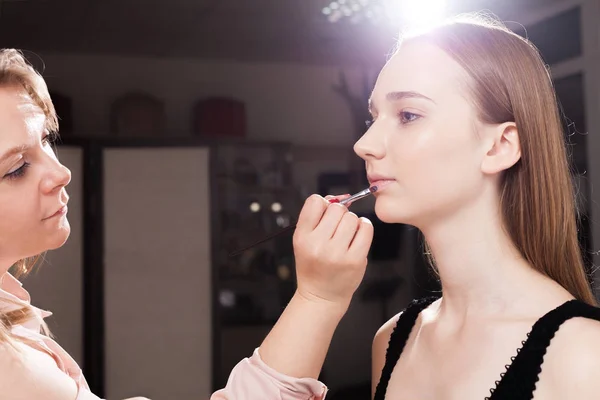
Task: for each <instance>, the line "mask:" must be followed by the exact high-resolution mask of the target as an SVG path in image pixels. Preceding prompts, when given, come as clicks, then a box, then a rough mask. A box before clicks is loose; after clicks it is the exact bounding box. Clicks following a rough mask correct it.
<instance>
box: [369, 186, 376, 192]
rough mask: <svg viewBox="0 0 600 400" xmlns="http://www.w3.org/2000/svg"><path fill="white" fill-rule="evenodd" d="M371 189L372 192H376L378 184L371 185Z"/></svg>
mask: <svg viewBox="0 0 600 400" xmlns="http://www.w3.org/2000/svg"><path fill="white" fill-rule="evenodd" d="M369 191H370V192H371V193H375V192H376V191H377V186H371V187H370V188H369Z"/></svg>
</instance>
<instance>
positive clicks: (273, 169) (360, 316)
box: [0, 0, 600, 400]
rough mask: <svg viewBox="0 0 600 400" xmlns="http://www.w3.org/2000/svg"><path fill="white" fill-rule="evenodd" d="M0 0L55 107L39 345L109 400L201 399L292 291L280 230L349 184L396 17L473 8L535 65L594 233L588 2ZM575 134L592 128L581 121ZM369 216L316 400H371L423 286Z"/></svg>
mask: <svg viewBox="0 0 600 400" xmlns="http://www.w3.org/2000/svg"><path fill="white" fill-rule="evenodd" d="M442 3H444V2H442V1H440V0H438V1H433V0H427V1H426V0H420V1H419V2H416V1H409V0H337V1H333V2H332V1H330V0H302V1H301V0H284V1H281V0H251V1H241V0H169V1H157V0H144V1H142V0H102V1H99V0H0V47H15V48H19V49H22V50H23V51H24V54H25V56H26V57H27V58H28V59H29V60H30V62H31V63H33V64H34V66H35V67H36V68H38V69H39V70H40V71H41V72H42V73H43V76H44V77H45V79H46V81H47V83H48V86H49V89H50V92H51V95H52V98H53V101H54V103H55V106H56V108H57V111H58V114H59V117H60V123H61V134H62V141H61V143H60V144H59V147H58V153H59V157H60V158H61V160H62V161H63V162H64V163H65V164H66V165H67V166H68V167H69V168H71V170H72V171H73V181H72V183H71V185H70V188H69V189H70V190H69V191H70V194H71V196H72V200H71V203H70V213H69V215H70V216H69V218H70V221H71V224H72V236H71V239H70V241H69V242H68V244H67V245H66V246H65V247H63V248H62V249H60V250H57V251H55V252H52V253H50V254H48V255H47V260H46V261H47V262H46V265H44V266H43V267H42V268H40V269H39V270H38V271H36V272H35V273H34V274H33V275H32V276H30V277H29V278H27V280H26V283H25V285H26V287H27V288H28V289H29V290H30V292H31V293H32V296H33V299H34V302H35V303H36V305H38V306H40V307H42V308H45V309H50V310H52V311H53V312H54V317H53V318H52V319H51V320H50V327H51V329H52V330H53V332H54V334H55V335H56V336H57V340H58V341H59V342H60V343H61V344H62V345H63V346H64V347H65V348H66V349H67V351H69V352H70V353H71V354H72V355H73V356H74V358H75V359H76V360H77V361H78V362H79V363H80V365H81V366H82V367H83V369H84V372H85V374H86V376H87V379H88V381H89V383H90V386H91V387H92V389H93V390H94V391H95V392H96V393H97V394H98V395H100V396H104V397H106V398H107V399H109V400H116V399H122V398H124V397H127V396H133V395H144V396H148V397H150V398H152V399H154V400H160V399H174V400H177V399H191V398H195V399H202V398H208V397H209V395H210V393H211V392H212V391H213V390H215V389H217V388H220V387H223V386H224V384H225V383H226V380H227V377H228V374H229V372H230V370H231V368H232V367H233V366H234V365H235V364H236V363H237V362H238V361H239V360H240V359H242V358H243V357H246V356H249V355H251V353H252V351H253V349H254V348H255V347H257V346H258V345H260V343H261V341H262V339H263V338H264V336H265V335H266V333H267V332H268V331H269V330H270V328H271V327H272V326H273V324H274V322H275V321H276V320H277V318H278V316H279V315H280V313H281V311H282V310H283V308H284V307H285V305H286V303H287V301H288V300H289V299H290V297H291V295H292V294H293V292H294V289H295V277H294V263H293V252H292V246H291V234H287V235H283V236H280V237H278V238H277V239H275V240H272V241H270V242H268V243H265V244H263V245H261V246H258V247H256V248H254V249H252V250H248V251H247V252H244V253H242V254H241V255H239V256H236V257H230V256H229V253H230V252H232V251H233V250H236V249H238V248H240V247H243V246H245V245H247V244H250V243H252V242H253V241H254V240H256V239H258V238H260V237H262V236H263V235H267V234H269V233H272V232H274V231H276V230H278V229H280V228H282V227H285V226H288V225H289V224H290V223H293V222H294V221H295V218H296V216H297V213H298V211H299V209H300V207H301V205H302V203H303V201H304V199H305V198H306V197H307V196H308V195H310V194H311V193H320V194H322V195H325V194H332V193H333V194H339V193H353V192H354V191H358V190H361V189H363V188H364V187H366V185H367V183H366V182H365V176H364V175H365V174H364V165H363V163H362V162H361V161H360V160H359V159H358V157H356V156H355V155H354V153H353V152H352V145H353V143H354V142H355V141H356V140H357V139H358V138H359V137H360V135H362V133H364V130H365V125H364V121H365V120H367V119H368V113H367V99H368V97H369V94H370V91H371V89H372V86H373V83H374V80H375V78H376V76H377V72H378V70H379V69H380V68H381V66H382V65H383V64H384V63H385V61H386V59H387V57H388V55H389V54H390V52H391V50H392V49H393V47H394V44H395V40H396V38H397V37H398V33H399V31H400V29H401V28H402V27H403V26H404V24H406V23H407V22H423V23H424V22H427V21H428V20H430V19H431V18H433V17H440V16H451V15H454V14H457V13H462V12H468V11H487V12H491V13H494V14H495V15H497V16H498V17H499V18H500V19H502V20H504V21H511V22H508V26H509V28H511V29H513V30H514V31H515V32H517V33H519V34H521V35H524V36H527V37H528V38H529V39H530V40H532V41H533V42H534V43H535V44H536V45H537V46H538V47H539V49H540V50H541V52H542V54H543V56H544V58H545V60H546V62H547V63H548V64H549V65H550V67H551V72H552V77H553V79H554V82H555V85H556V89H557V92H558V96H559V100H560V103H561V107H562V109H563V111H564V115H565V118H564V125H565V134H566V136H567V138H568V140H569V142H570V144H571V145H570V146H569V150H570V153H571V161H572V165H573V169H574V171H575V172H574V174H575V177H576V182H577V185H578V188H579V194H580V200H581V207H582V210H583V211H584V215H583V216H582V218H581V219H580V221H579V223H580V239H581V242H582V245H583V248H584V249H586V250H585V257H586V260H587V263H588V268H589V270H590V272H591V271H592V267H591V262H592V261H593V260H592V258H593V257H592V256H593V250H594V249H598V248H599V247H600V242H599V239H598V238H599V237H600V231H599V228H598V225H597V224H593V223H592V221H593V220H594V219H597V218H598V217H597V215H598V210H597V209H595V208H594V204H595V203H597V202H598V201H599V198H598V194H597V193H594V192H593V191H592V190H591V188H592V187H593V184H594V183H596V186H598V185H600V161H598V159H597V157H596V158H595V157H593V156H594V154H596V151H597V150H600V139H599V138H598V135H597V132H598V130H599V129H600V113H599V112H598V111H599V98H598V95H599V94H600V80H599V78H600V42H599V41H598V33H597V32H598V31H597V29H598V25H597V21H598V19H599V18H600V1H599V0H562V1H561V0H496V1H494V0H447V1H446V2H445V8H442V7H441V6H443V5H444V4H442ZM588 133H589V134H588ZM353 210H354V211H356V212H357V213H358V214H360V215H364V216H368V217H369V218H371V219H372V220H373V221H374V224H375V239H374V243H373V247H372V250H371V254H370V256H369V257H370V264H369V268H368V272H367V276H366V277H365V280H364V282H363V284H362V285H361V287H360V288H359V290H358V293H357V295H356V296H355V299H354V302H353V304H352V306H351V308H350V310H349V312H348V314H347V316H346V317H345V318H344V320H343V321H342V323H341V325H340V327H339V329H338V331H337V332H336V335H335V337H334V340H333V343H332V346H331V349H330V352H329V354H328V357H327V360H326V363H325V366H324V368H323V373H322V376H321V379H323V380H324V381H325V382H326V383H327V384H328V386H329V387H330V389H331V394H330V395H329V396H328V399H331V400H334V399H362V400H366V399H369V397H370V349H371V341H372V338H373V336H374V334H375V332H376V330H377V329H378V328H379V327H380V326H381V325H382V324H383V323H384V322H385V321H386V320H388V319H389V318H390V317H392V316H393V315H394V314H396V313H398V312H399V311H401V310H402V308H403V307H404V306H406V304H407V303H408V302H409V301H410V300H411V299H412V298H415V297H418V296H424V295H427V294H429V293H431V291H434V290H437V289H438V288H437V285H436V282H435V280H434V279H432V277H431V276H430V275H429V273H428V270H427V267H426V262H425V260H424V258H423V256H422V253H423V249H422V247H421V239H420V237H419V232H418V231H416V230H415V229H413V228H410V227H407V226H403V225H394V224H386V225H384V224H382V223H380V222H379V221H378V220H377V218H376V217H375V216H374V215H373V212H372V210H373V204H372V200H371V199H369V200H364V201H362V202H360V203H357V204H356V207H355V208H353Z"/></svg>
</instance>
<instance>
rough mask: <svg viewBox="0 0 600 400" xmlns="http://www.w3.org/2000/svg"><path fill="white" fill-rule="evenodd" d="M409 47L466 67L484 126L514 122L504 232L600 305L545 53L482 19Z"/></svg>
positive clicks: (546, 270) (468, 18) (580, 295)
mask: <svg viewBox="0 0 600 400" xmlns="http://www.w3.org/2000/svg"><path fill="white" fill-rule="evenodd" d="M404 40H410V41H413V40H418V41H427V42H429V43H432V44H434V45H436V46H438V47H439V48H441V49H442V50H444V51H445V52H446V53H447V54H448V55H450V56H451V57H452V58H453V59H454V60H455V61H456V62H458V64H460V65H461V66H462V68H464V70H465V71H466V72H467V74H468V75H469V77H470V82H469V84H468V90H469V91H470V94H471V99H472V101H473V102H474V105H475V107H476V108H477V110H478V113H479V118H480V119H481V121H482V122H484V123H487V124H501V123H504V122H509V121H511V122H515V124H516V126H517V129H518V132H519V139H520V145H521V159H520V160H519V162H518V163H517V164H515V165H514V166H513V167H512V168H510V169H508V170H507V171H505V172H504V175H503V177H502V182H501V199H500V200H501V203H500V204H501V208H502V214H503V219H504V224H505V229H506V230H507V232H508V234H509V235H510V237H511V239H512V241H513V242H514V244H515V245H516V247H517V249H518V250H519V251H520V253H521V254H522V256H523V257H524V259H525V260H527V261H528V262H529V263H530V264H531V266H532V267H533V268H535V269H536V270H538V271H539V272H541V273H543V274H545V275H547V276H548V277H550V278H551V279H553V280H554V281H556V282H558V283H559V284H560V285H561V286H563V287H564V288H565V289H566V290H568V291H569V292H570V293H571V294H572V295H573V296H574V297H575V298H577V299H579V300H581V301H584V302H586V303H588V304H592V305H596V299H595V297H594V295H593V293H592V290H591V288H590V285H589V283H588V280H587V276H586V272H585V267H584V264H583V259H582V253H581V248H580V245H579V241H578V238H577V222H576V217H577V213H578V210H577V209H576V201H575V196H576V195H575V191H574V186H573V181H572V175H571V170H570V167H569V162H568V158H567V152H566V144H565V141H566V139H565V135H564V132H563V128H562V124H561V120H560V113H559V109H558V103H557V99H556V93H555V90H554V87H553V83H552V80H551V77H550V73H549V71H548V69H547V68H546V65H545V64H544V62H543V60H542V57H541V56H540V54H539V51H538V50H537V49H536V47H535V46H534V45H533V44H532V43H531V42H529V41H528V40H526V39H524V38H522V37H521V36H519V35H517V34H515V33H514V32H512V31H510V30H509V29H507V28H506V27H505V26H503V25H502V24H501V23H499V22H497V21H494V20H492V19H490V18H485V17H482V16H481V15H465V16H460V17H458V18H455V19H454V20H452V21H449V22H447V23H445V24H443V25H440V26H438V27H436V28H434V29H432V30H430V31H427V32H425V33H421V34H419V35H414V36H407V37H406V38H405V39H404ZM427 250H429V249H427ZM430 260H432V259H431V257H430Z"/></svg>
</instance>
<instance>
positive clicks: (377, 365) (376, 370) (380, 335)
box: [371, 313, 402, 395]
mask: <svg viewBox="0 0 600 400" xmlns="http://www.w3.org/2000/svg"><path fill="white" fill-rule="evenodd" d="M401 315H402V313H398V314H396V315H395V316H393V317H392V318H391V319H390V320H389V321H387V322H386V323H385V324H383V325H382V326H381V328H379V330H378V331H377V333H376V334H375V338H374V339H373V349H372V358H371V360H372V361H371V369H372V370H371V382H372V388H371V389H372V394H373V395H374V394H375V388H376V387H377V384H378V383H379V380H380V378H381V371H382V370H383V366H384V365H385V353H386V351H387V348H388V344H389V342H390V337H391V336H392V332H393V331H394V328H395V327H396V324H397V323H398V319H399V318H400V316H401Z"/></svg>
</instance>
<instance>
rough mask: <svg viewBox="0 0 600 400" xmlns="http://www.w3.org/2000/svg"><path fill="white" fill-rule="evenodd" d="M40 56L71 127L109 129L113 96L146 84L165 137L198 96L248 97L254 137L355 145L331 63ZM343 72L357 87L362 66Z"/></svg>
mask: <svg viewBox="0 0 600 400" xmlns="http://www.w3.org/2000/svg"><path fill="white" fill-rule="evenodd" d="M40 57H41V58H42V60H43V61H44V63H45V67H46V70H45V72H44V77H45V78H46V80H47V82H48V85H49V87H50V88H51V89H53V90H57V91H60V92H62V93H64V94H66V95H68V96H70V97H72V99H73V103H74V105H73V107H74V110H73V111H74V115H75V119H74V127H75V131H76V132H78V133H80V134H86V135H99V134H104V133H106V132H107V131H108V129H109V108H110V103H111V101H112V100H113V99H114V98H115V97H117V96H119V95H120V94H123V93H125V92H127V91H132V90H144V91H147V92H149V93H151V94H153V95H155V96H158V97H160V98H163V99H164V100H165V102H166V107H167V110H166V113H167V126H168V129H169V134H170V135H182V134H183V135H187V134H188V132H189V126H190V121H191V117H190V110H191V106H192V104H193V102H194V101H195V100H197V99H199V98H203V97H206V96H212V95H221V96H233V97H236V98H239V99H241V100H243V101H244V102H245V103H246V107H247V118H248V136H249V137H250V138H252V139H257V140H283V141H293V142H296V143H311V144H314V143H327V144H340V143H345V144H350V143H352V126H351V124H350V115H349V111H348V109H347V106H346V104H345V103H344V102H343V101H342V99H341V98H340V97H339V96H338V95H337V94H335V93H334V92H333V90H332V89H331V86H332V85H333V84H334V83H335V82H337V79H338V73H339V69H338V68H335V67H319V66H314V67H313V66H298V65H288V64H235V63H224V62H206V61H197V60H186V59H172V60H164V59H153V58H133V57H111V56H87V55H57V54H43V53H42V54H40ZM33 61H35V60H33ZM344 70H345V71H346V72H347V73H348V76H349V82H350V84H351V85H353V87H354V88H358V87H359V86H360V81H361V71H360V70H359V69H357V68H345V69H344ZM365 106H366V105H365Z"/></svg>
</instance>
